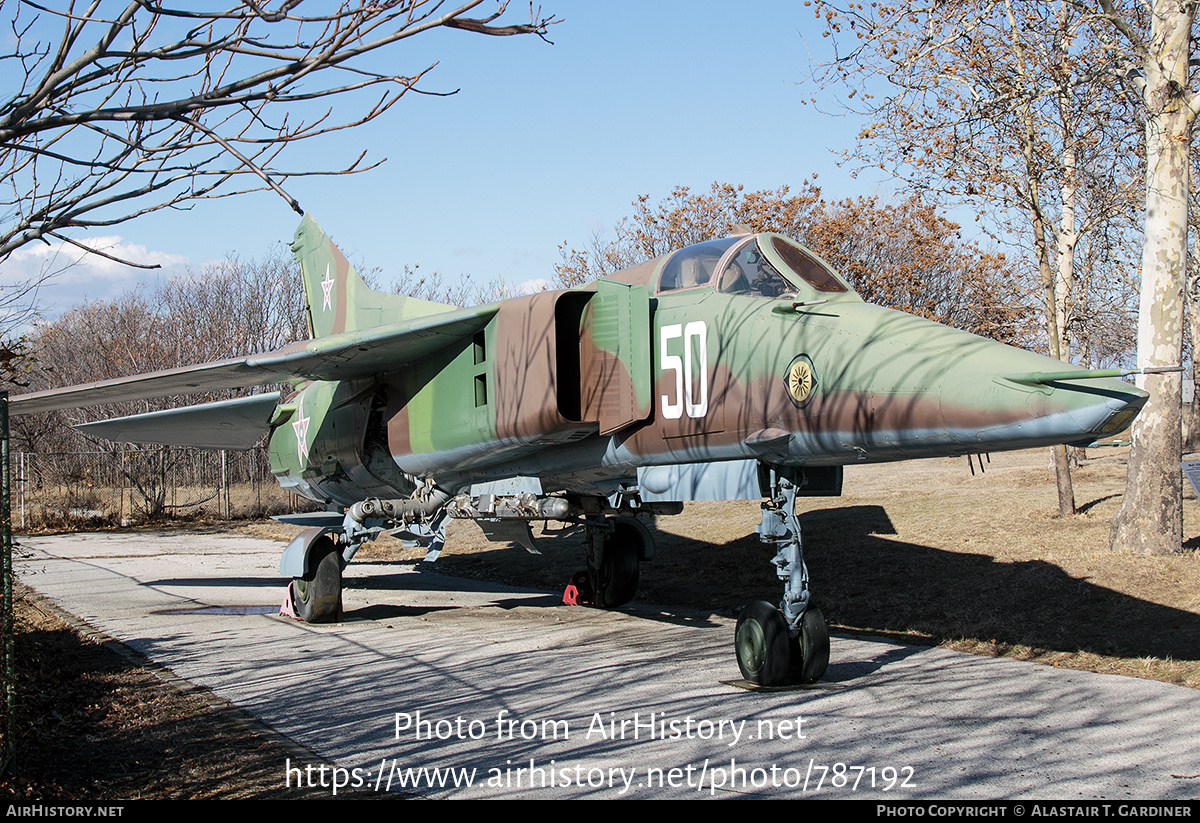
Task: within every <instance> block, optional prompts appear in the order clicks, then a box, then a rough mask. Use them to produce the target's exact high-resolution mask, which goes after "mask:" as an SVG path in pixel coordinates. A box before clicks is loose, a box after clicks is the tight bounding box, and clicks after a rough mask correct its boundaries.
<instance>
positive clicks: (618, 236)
mask: <svg viewBox="0 0 1200 823" xmlns="http://www.w3.org/2000/svg"><path fill="white" fill-rule="evenodd" d="M633 207H634V213H633V215H631V216H629V217H625V218H623V219H622V220H621V221H620V222H619V223H618V224H617V225H616V227H615V229H614V232H613V234H614V236H613V238H612V239H611V240H606V239H604V238H603V237H601V236H600V235H593V237H592V241H591V243H590V244H589V247H588V248H586V249H585V250H583V251H580V250H578V249H573V248H572V249H568V248H567V246H566V244H563V245H562V246H560V247H559V251H560V253H561V255H562V262H561V263H560V264H559V265H558V266H556V267H555V269H556V272H557V274H558V282H559V284H560V285H563V286H568V287H569V286H577V285H579V284H581V283H584V282H586V281H588V280H592V279H595V278H597V277H603V276H605V275H609V274H612V273H613V272H616V271H619V270H620V269H623V268H627V267H629V266H632V265H634V264H636V263H640V262H642V261H645V260H649V259H652V258H654V257H657V256H658V255H661V254H665V253H666V252H669V251H672V250H674V249H678V248H680V247H682V246H686V245H689V244H691V243H699V242H702V241H704V240H711V239H713V238H714V237H721V236H724V235H727V234H730V233H732V232H734V231H736V230H737V229H738V227H739V226H740V227H745V228H749V229H751V230H752V231H776V232H780V233H782V234H786V235H788V236H790V237H794V238H796V239H797V240H800V241H801V242H802V243H805V244H806V245H807V246H808V247H809V248H811V249H812V250H813V251H815V252H816V253H817V254H819V255H821V256H822V257H824V258H825V259H826V260H828V261H829V262H830V263H832V264H833V266H834V267H835V268H837V269H838V270H839V271H841V273H842V274H843V275H845V276H846V277H847V278H848V279H849V280H850V282H851V283H852V284H853V285H854V287H855V289H857V290H858V292H859V293H860V294H861V295H862V296H863V297H864V298H865V299H867V300H870V301H872V302H875V303H879V304H881V305H884V306H889V307H891V308H896V309H901V310H903V311H907V312H910V313H912V314H917V315H920V316H922V317H928V318H929V319H931V320H936V321H938V322H940V323H946V324H947V325H951V326H956V327H958V328H961V329H966V330H967V331H971V332H973V333H975V334H982V335H987V336H989V337H993V338H995V339H997V340H1002V341H1005V342H1015V340H1016V338H1017V337H1018V336H1020V335H1021V333H1022V330H1023V326H1024V323H1023V321H1024V318H1025V315H1026V314H1027V311H1026V309H1025V307H1024V305H1022V304H1021V295H1020V294H1019V290H1018V289H1017V288H1016V287H1015V286H1014V280H1015V277H1014V273H1013V269H1012V267H1011V265H1009V264H1008V263H1007V261H1006V260H1005V259H1004V256H1003V255H997V254H984V253H983V252H982V251H980V249H979V248H978V247H977V246H975V245H974V244H969V243H964V242H963V240H962V238H961V237H960V236H959V227H958V225H957V224H955V223H952V222H951V221H949V220H947V219H945V218H944V217H942V216H940V215H939V214H937V212H936V210H935V209H933V208H932V207H931V206H929V205H928V204H925V203H922V202H921V201H920V200H918V199H916V198H909V199H907V200H905V201H904V202H902V203H900V204H897V205H884V206H880V205H879V204H878V201H877V200H876V199H875V198H860V199H858V200H844V201H841V202H839V203H832V204H831V203H825V202H823V201H821V200H820V191H819V190H818V189H815V188H813V187H812V186H811V185H810V184H808V183H804V184H802V185H801V186H800V189H799V191H798V193H796V194H792V193H791V192H790V191H789V189H788V187H787V186H780V187H779V188H778V189H775V190H773V191H772V190H764V191H750V192H747V191H744V189H743V187H742V186H736V185H733V184H730V183H713V184H712V186H711V188H710V189H709V191H708V192H707V193H701V192H693V191H691V190H690V189H689V188H687V187H686V186H679V187H676V189H675V190H674V191H673V192H671V194H670V195H669V196H667V197H665V198H663V199H662V200H661V201H659V203H658V204H657V205H651V203H650V197H649V195H641V196H639V197H638V198H637V200H635V201H634V202H633Z"/></svg>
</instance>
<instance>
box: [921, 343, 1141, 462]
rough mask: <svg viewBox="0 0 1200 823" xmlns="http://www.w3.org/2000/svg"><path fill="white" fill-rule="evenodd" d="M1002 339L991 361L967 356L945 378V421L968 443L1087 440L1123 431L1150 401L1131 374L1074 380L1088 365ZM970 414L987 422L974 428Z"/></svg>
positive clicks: (1000, 444) (1011, 444) (1040, 443)
mask: <svg viewBox="0 0 1200 823" xmlns="http://www.w3.org/2000/svg"><path fill="white" fill-rule="evenodd" d="M995 345H996V346H997V347H998V348H997V349H993V350H989V351H988V352H987V353H986V359H985V358H983V357H981V358H978V359H973V358H965V359H964V361H963V362H962V363H961V364H960V365H959V366H958V367H957V368H955V369H953V370H951V371H950V372H949V373H948V374H947V376H946V380H945V381H944V382H943V384H942V395H941V401H942V403H941V408H942V415H943V420H944V422H945V424H946V425H947V427H948V428H949V429H951V430H958V431H960V432H963V431H964V429H966V430H967V431H966V432H965V433H966V434H967V439H966V441H964V442H973V443H975V444H977V445H978V447H979V448H980V449H981V450H985V449H987V448H989V447H995V448H999V447H1004V448H1027V447H1033V446H1047V445H1056V444H1059V443H1067V444H1070V445H1087V444H1088V443H1091V442H1093V441H1095V440H1097V439H1099V438H1103V437H1110V436H1112V435H1114V434H1116V433H1117V432H1119V431H1121V430H1123V429H1124V428H1125V427H1126V426H1128V425H1129V424H1130V423H1131V422H1132V420H1133V418H1134V417H1135V416H1136V415H1137V413H1138V411H1139V410H1140V409H1141V408H1142V406H1143V405H1145V403H1146V397H1147V395H1146V393H1145V392H1143V391H1141V390H1140V389H1138V388H1136V387H1135V386H1133V385H1131V384H1129V383H1126V382H1124V381H1123V380H1118V379H1114V378H1104V377H1101V378H1096V377H1091V378H1083V379H1073V378H1074V377H1075V375H1085V374H1087V371H1086V370H1085V369H1082V368H1078V367H1073V366H1070V365H1068V364H1065V363H1061V362H1059V361H1057V360H1051V359H1050V358H1047V357H1043V356H1041V355H1036V354H1032V353H1030V352H1025V351H1020V350H1017V349H1012V348H1010V347H1008V346H1002V345H1000V344H995ZM1052 377H1058V378H1059V379H1049V378H1052ZM964 409H967V410H968V412H967V413H966V414H964ZM971 412H973V414H972V413H971ZM970 417H974V419H975V420H976V421H977V423H978V424H979V425H978V426H977V427H976V429H975V431H974V432H970V431H969V429H970V427H969V425H963V424H964V423H966V422H968V421H967V420H966V419H964V418H970Z"/></svg>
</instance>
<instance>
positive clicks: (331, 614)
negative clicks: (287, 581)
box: [292, 537, 342, 623]
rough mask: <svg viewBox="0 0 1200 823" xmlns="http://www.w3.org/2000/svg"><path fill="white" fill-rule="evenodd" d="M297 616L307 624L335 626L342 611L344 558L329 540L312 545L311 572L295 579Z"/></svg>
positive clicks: (293, 584)
mask: <svg viewBox="0 0 1200 823" xmlns="http://www.w3.org/2000/svg"><path fill="white" fill-rule="evenodd" d="M292 588H293V590H294V591H295V596H294V597H293V598H292V601H293V603H294V604H295V606H296V613H297V614H298V615H300V619H301V620H303V621H304V622H305V623H332V622H334V621H336V620H337V619H338V617H339V616H340V615H341V612H342V559H341V557H340V556H339V555H338V552H337V547H336V546H334V544H333V541H332V540H330V539H329V538H327V537H321V538H319V539H318V540H317V541H316V542H315V543H313V546H312V549H311V550H310V552H309V569H308V573H307V574H305V575H304V576H303V577H294V578H292Z"/></svg>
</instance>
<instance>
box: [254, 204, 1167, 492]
mask: <svg viewBox="0 0 1200 823" xmlns="http://www.w3.org/2000/svg"><path fill="white" fill-rule="evenodd" d="M313 226H315V224H313ZM304 230H305V227H304V226H302V227H301V231H300V232H298V233H297V245H298V246H299V248H298V256H300V257H301V259H302V260H303V261H304V263H305V277H306V281H307V288H308V292H309V295H310V301H309V302H310V311H311V313H312V324H313V330H314V336H315V337H317V338H318V341H317V342H319V338H320V337H321V336H323V335H337V334H339V333H344V332H351V331H354V330H356V329H362V328H370V327H372V326H375V325H378V324H380V323H384V322H395V321H397V320H402V319H410V318H414V317H416V318H420V317H429V318H430V319H431V322H432V321H437V320H438V319H439V318H441V317H444V318H447V322H449V320H450V319H452V318H462V319H461V321H458V320H456V321H455V322H457V323H458V325H457V326H455V333H454V334H446V335H444V338H445V339H444V340H443V341H442V342H441V343H439V344H438V345H436V346H432V345H427V346H426V347H425V348H426V350H425V351H423V353H422V355H421V356H420V357H418V358H401V360H402V362H398V363H397V364H396V366H395V367H394V368H388V367H387V366H386V365H385V366H383V367H381V368H380V369H379V372H378V373H377V374H376V375H373V376H369V377H364V378H363V379H359V380H351V381H341V382H314V383H311V384H309V385H307V386H306V387H304V388H303V389H302V390H301V391H300V392H299V394H298V395H297V396H296V397H294V398H292V399H291V400H290V401H289V402H288V403H287V404H285V405H284V406H282V407H281V409H280V411H279V412H278V413H277V414H276V418H275V420H274V421H273V422H274V424H275V428H274V430H273V434H272V437H271V454H272V463H273V468H274V470H275V472H276V474H277V475H278V476H279V477H280V480H281V482H283V483H284V485H287V486H291V487H292V488H294V489H295V490H296V491H298V492H300V493H302V494H305V495H307V496H310V497H313V498H315V499H318V500H322V501H326V502H330V503H340V504H349V503H352V502H354V501H356V500H360V499H362V498H363V497H365V496H368V495H388V496H395V495H396V494H407V493H408V492H411V491H412V488H413V485H414V484H415V483H416V482H420V481H424V480H432V481H433V482H435V483H437V484H438V485H439V486H441V487H442V488H444V489H447V490H449V491H451V492H457V491H460V490H463V489H465V488H466V487H468V486H470V485H471V484H475V483H481V482H486V481H495V480H504V479H507V478H514V477H521V478H537V479H538V480H540V485H541V488H542V490H544V492H545V493H546V494H554V493H556V492H573V493H579V494H610V493H611V492H613V491H615V490H616V489H617V488H618V487H623V488H626V489H630V488H635V487H636V480H637V470H638V468H639V467H643V468H644V467H647V466H675V465H680V464H696V463H712V462H716V461H733V460H746V459H753V460H760V461H763V462H765V463H768V464H774V465H792V466H831V465H844V464H848V463H855V462H863V461H889V460H902V459H908V458H920V457H937V456H946V455H960V454H969V453H979V452H990V451H1000V450H1006V449H1021V448H1027V447H1031V446H1041V445H1050V444H1057V443H1075V442H1083V443H1086V442H1090V441H1092V440H1094V439H1095V438H1096V437H1098V436H1103V435H1106V434H1110V433H1112V432H1114V431H1117V430H1119V429H1121V428H1123V427H1124V426H1125V425H1126V424H1127V423H1128V422H1129V420H1130V418H1132V416H1133V415H1134V414H1136V411H1137V409H1138V408H1140V406H1141V405H1142V403H1143V402H1144V395H1143V394H1142V393H1141V392H1140V391H1138V390H1137V389H1135V388H1134V387H1132V386H1131V385H1129V384H1128V383H1125V382H1123V381H1120V380H1114V379H1085V380H1063V381H1058V382H1055V381H1044V382H1028V381H1024V382H1023V381H1021V380H1019V379H1014V378H1015V377H1019V376H1020V375H1022V374H1028V373H1046V372H1063V371H1064V370H1070V369H1072V368H1073V367H1071V366H1068V365H1066V364H1063V363H1060V362H1058V361H1054V360H1050V359H1049V358H1046V357H1042V356H1040V355H1037V354H1033V353H1030V352H1027V351H1022V350H1019V349H1015V348H1012V347H1009V346H1005V345H1002V344H999V343H996V342H994V341H991V340H987V339H984V338H980V337H977V336H974V335H971V334H968V333H966V332H963V331H959V330H956V329H951V328H948V327H946V326H942V325H939V324H937V323H934V322H931V321H928V320H924V319H921V318H918V317H914V316H912V315H907V314H904V313H902V312H897V311H892V310H889V309H884V308H881V307H879V306H874V305H870V304H866V303H863V302H862V300H861V299H860V298H859V297H858V295H856V294H855V293H854V292H853V291H852V290H851V289H850V288H849V287H848V285H847V284H846V283H845V282H844V281H842V280H841V279H840V278H838V277H837V275H836V274H835V273H833V272H832V271H830V270H829V269H828V267H826V266H824V264H823V263H822V262H821V261H819V260H817V259H816V258H815V257H811V256H808V257H805V258H803V259H801V257H800V256H799V255H800V254H801V253H800V252H797V251H795V248H796V247H794V245H793V244H789V243H787V242H786V241H782V240H781V239H777V236H775V235H759V236H757V237H756V238H751V240H749V241H747V240H744V239H738V238H734V239H731V240H728V241H720V242H721V243H722V244H723V245H718V246H717V247H716V250H715V251H712V252H710V254H711V255H712V256H711V258H705V261H706V262H705V264H704V265H703V266H698V267H697V271H696V272H693V273H692V280H691V281H688V280H687V279H686V278H687V273H686V270H683V271H684V273H682V274H681V273H680V263H679V258H678V257H675V256H671V255H668V256H666V257H663V258H659V259H658V260H655V261H651V262H649V263H645V264H642V265H640V266H637V267H635V268H633V269H629V270H627V271H625V272H622V273H620V274H619V275H617V276H616V277H615V278H614V279H612V280H604V281H600V282H599V283H596V284H592V285H590V286H588V287H586V288H583V289H577V290H566V291H551V292H543V293H541V294H536V295H530V296H524V297H518V298H513V299H510V300H506V301H503V302H501V303H498V304H494V305H492V306H485V307H479V308H477V309H470V310H459V311H457V312H451V310H450V309H449V307H443V306H438V305H436V304H429V303H422V302H421V301H413V300H411V299H406V298H400V297H396V296H394V295H379V294H376V293H374V292H367V291H365V287H364V286H363V285H362V284H361V281H360V280H359V279H358V277H357V275H356V274H354V272H353V270H352V269H351V268H350V267H349V266H348V264H346V263H345V260H344V258H342V257H341V255H340V254H339V253H337V251H336V249H335V248H334V247H333V246H332V244H331V243H329V241H328V239H327V238H324V235H323V234H321V235H320V237H319V238H316V237H315V236H312V237H310V236H309V235H306V234H304ZM316 231H317V232H319V229H317V230H316ZM712 245H716V244H712ZM726 247H727V248H726ZM690 248H699V247H690ZM684 251H687V250H684ZM682 254H683V252H680V253H677V255H682ZM718 254H723V255H724V256H722V257H718V256H717V255H718ZM804 254H807V253H804ZM685 257H686V255H685ZM673 261H674V262H673ZM684 263H685V264H686V259H685V260H684ZM789 266H790V268H789ZM672 267H674V268H672ZM806 267H808V268H806ZM779 270H783V271H784V272H785V274H786V276H782V277H781V276H779V274H778V272H779ZM764 272H767V274H764ZM814 273H815V274H814ZM739 277H740V279H739ZM705 278H707V279H705ZM773 278H774V280H773ZM773 283H774V284H775V285H772V284H773ZM780 288H785V289H786V291H784V292H779V289H780ZM773 292H779V293H773ZM314 294H315V295H318V296H319V297H317V298H316V299H314V297H313V295H314ZM364 307H366V308H364ZM356 311H358V312H362V313H363V314H362V316H358V315H356V314H355V312H356ZM1080 371H1082V370H1080ZM681 499H687V498H686V496H682V495H681Z"/></svg>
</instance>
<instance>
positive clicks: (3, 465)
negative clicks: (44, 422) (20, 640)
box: [0, 391, 17, 776]
mask: <svg viewBox="0 0 1200 823" xmlns="http://www.w3.org/2000/svg"><path fill="white" fill-rule="evenodd" d="M8 458H9V454H8V392H7V391H0V543H2V544H3V558H2V560H0V565H2V566H3V569H2V573H3V576H4V602H3V605H2V606H0V608H3V610H4V616H3V623H4V626H3V631H4V741H3V746H4V751H3V753H2V755H0V756H2V757H3V758H4V762H3V764H2V770H3V773H4V774H5V775H7V776H12V775H15V774H16V771H17V743H16V740H15V739H14V729H13V715H14V714H15V711H14V709H15V705H14V704H15V703H16V696H17V693H16V689H17V684H16V671H15V666H14V665H13V646H14V643H15V640H16V638H15V637H14V636H13V632H14V625H13V576H12V498H11V497H10V496H9V491H10V489H11V488H12V472H11V471H10V467H9V462H8Z"/></svg>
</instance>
